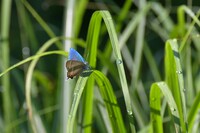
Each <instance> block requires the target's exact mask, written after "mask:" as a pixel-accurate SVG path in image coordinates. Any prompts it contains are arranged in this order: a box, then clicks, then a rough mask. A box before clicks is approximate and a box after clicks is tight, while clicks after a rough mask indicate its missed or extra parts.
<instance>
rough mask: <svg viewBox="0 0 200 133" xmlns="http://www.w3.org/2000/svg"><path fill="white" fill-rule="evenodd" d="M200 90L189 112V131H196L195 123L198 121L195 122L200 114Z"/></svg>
mask: <svg viewBox="0 0 200 133" xmlns="http://www.w3.org/2000/svg"><path fill="white" fill-rule="evenodd" d="M199 101H200V92H199V93H198V95H196V97H195V100H194V103H193V104H192V107H191V108H190V110H189V113H188V117H187V118H188V132H189V133H193V132H195V131H194V130H193V129H194V125H195V124H196V123H198V121H196V122H195V120H196V118H197V117H198V115H199V110H200V102H199Z"/></svg>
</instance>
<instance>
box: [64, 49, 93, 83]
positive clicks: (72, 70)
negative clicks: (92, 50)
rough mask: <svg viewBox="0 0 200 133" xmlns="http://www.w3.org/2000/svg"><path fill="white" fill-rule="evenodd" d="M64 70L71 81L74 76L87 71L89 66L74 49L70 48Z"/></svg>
mask: <svg viewBox="0 0 200 133" xmlns="http://www.w3.org/2000/svg"><path fill="white" fill-rule="evenodd" d="M66 68H67V77H68V79H69V78H71V79H73V77H74V76H77V75H80V74H82V72H83V71H84V70H89V69H90V66H89V65H88V63H87V62H86V61H85V60H84V58H83V57H82V56H81V55H80V54H79V53H78V52H77V51H76V50H75V49H73V48H70V51H69V56H68V61H67V62H66Z"/></svg>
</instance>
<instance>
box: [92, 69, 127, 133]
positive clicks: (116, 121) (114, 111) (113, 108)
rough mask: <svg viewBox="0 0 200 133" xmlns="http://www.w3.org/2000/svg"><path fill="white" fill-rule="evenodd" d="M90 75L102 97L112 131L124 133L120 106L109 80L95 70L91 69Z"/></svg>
mask: <svg viewBox="0 0 200 133" xmlns="http://www.w3.org/2000/svg"><path fill="white" fill-rule="evenodd" d="M92 76H93V77H94V79H95V81H96V83H97V85H98V87H99V91H100V93H101V95H102V98H103V99H104V102H105V105H106V108H107V110H108V114H109V118H110V121H111V125H112V129H113V132H120V133H125V132H126V130H125V127H124V123H123V119H122V114H121V112H120V108H119V106H118V104H117V100H116V97H115V95H114V92H113V89H112V86H111V84H110V82H109V80H108V79H107V77H106V76H104V75H103V74H102V73H101V72H100V71H97V70H95V71H93V73H92Z"/></svg>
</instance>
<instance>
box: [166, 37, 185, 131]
mask: <svg viewBox="0 0 200 133" xmlns="http://www.w3.org/2000/svg"><path fill="white" fill-rule="evenodd" d="M165 52H166V55H165V74H166V77H165V78H166V82H167V84H168V86H169V88H170V89H171V91H172V95H173V97H174V99H175V101H176V104H177V107H178V112H179V114H180V117H179V121H180V127H181V132H187V128H186V123H187V122H186V105H185V94H184V92H185V89H184V81H183V72H182V68H181V65H180V57H179V52H178V44H177V40H175V39H174V40H168V41H167V42H166V47H165Z"/></svg>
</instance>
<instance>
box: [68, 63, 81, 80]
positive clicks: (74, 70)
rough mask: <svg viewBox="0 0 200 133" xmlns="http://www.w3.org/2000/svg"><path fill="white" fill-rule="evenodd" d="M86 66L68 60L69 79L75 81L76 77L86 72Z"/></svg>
mask: <svg viewBox="0 0 200 133" xmlns="http://www.w3.org/2000/svg"><path fill="white" fill-rule="evenodd" d="M84 67H85V64H84V63H83V62H81V61H76V60H68V61H67V62H66V68H67V71H68V72H67V77H68V78H71V79H73V77H74V76H77V75H80V73H82V71H83V70H84Z"/></svg>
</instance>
